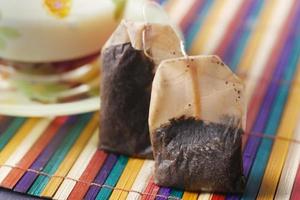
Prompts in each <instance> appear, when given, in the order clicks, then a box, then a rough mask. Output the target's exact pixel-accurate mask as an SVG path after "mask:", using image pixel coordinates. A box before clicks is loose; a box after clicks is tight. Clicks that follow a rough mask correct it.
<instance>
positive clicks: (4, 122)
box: [0, 116, 13, 136]
mask: <svg viewBox="0 0 300 200" xmlns="http://www.w3.org/2000/svg"><path fill="white" fill-rule="evenodd" d="M12 120H13V117H7V116H1V120H0V136H1V135H2V133H4V131H5V130H6V129H7V128H8V126H9V125H10V123H11V122H12Z"/></svg>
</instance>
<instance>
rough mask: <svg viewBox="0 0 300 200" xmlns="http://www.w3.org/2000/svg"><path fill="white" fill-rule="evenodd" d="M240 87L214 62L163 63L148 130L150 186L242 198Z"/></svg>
mask: <svg viewBox="0 0 300 200" xmlns="http://www.w3.org/2000/svg"><path fill="white" fill-rule="evenodd" d="M245 116H246V106H245V99H244V85H243V83H242V81H241V80H240V79H239V78H238V77H237V76H236V75H235V74H234V73H233V72H231V70H230V69H229V68H228V67H227V66H226V65H225V64H224V63H223V62H222V61H221V60H220V59H219V58H218V57H216V56H191V57H182V58H176V59H169V60H166V61H163V62H162V63H161V64H160V66H159V67H158V70H157V72H156V75H155V78H154V80H153V86H152V94H151V103H150V111H149V128H150V135H151V142H152V145H153V146H152V147H153V153H154V159H155V171H154V178H155V182H156V183H157V184H158V185H161V186H170V187H176V188H181V189H185V190H189V191H207V192H233V193H236V192H242V190H243V188H244V184H245V180H244V177H243V167H242V150H241V148H242V144H241V138H242V134H243V132H244V130H245Z"/></svg>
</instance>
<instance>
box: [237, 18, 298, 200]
mask: <svg viewBox="0 0 300 200" xmlns="http://www.w3.org/2000/svg"><path fill="white" fill-rule="evenodd" d="M298 13H299V12H298ZM297 21H298V24H297V25H296V27H298V31H297V32H294V34H293V37H294V38H295V39H296V41H293V40H291V41H290V42H292V44H293V47H292V48H290V50H291V54H290V56H289V57H288V58H287V59H286V60H285V61H282V63H281V64H282V65H287V69H286V71H285V73H284V78H283V80H284V83H282V82H281V83H280V84H281V85H280V89H279V91H278V95H277V96H276V100H275V102H274V105H273V106H272V112H271V115H270V118H269V120H268V123H267V127H266V128H265V131H264V133H265V134H267V135H276V131H277V129H278V126H279V122H280V119H281V115H282V112H283V109H284V106H285V103H286V100H287V97H288V94H289V88H290V85H291V80H292V79H293V76H294V74H295V71H296V69H297V63H298V60H299V56H300V37H297V35H299V30H300V29H299V27H300V24H299V21H300V20H297ZM299 70H300V69H299ZM272 144H273V141H272V140H269V139H263V141H262V143H261V145H260V147H259V149H258V152H257V155H256V158H255V161H254V164H253V167H252V169H251V173H250V177H249V180H248V183H247V188H246V191H245V193H244V196H243V199H252V198H255V197H256V194H257V193H258V190H259V187H260V183H261V180H262V177H263V175H264V172H265V168H266V166H267V163H268V159H269V156H270V153H271V150H272Z"/></svg>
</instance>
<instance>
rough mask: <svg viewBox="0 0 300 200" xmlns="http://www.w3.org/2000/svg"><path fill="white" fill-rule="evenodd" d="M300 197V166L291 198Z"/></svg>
mask: <svg viewBox="0 0 300 200" xmlns="http://www.w3.org/2000/svg"><path fill="white" fill-rule="evenodd" d="M299 199H300V167H298V171H297V175H296V178H295V182H294V186H293V190H292V194H291V200H299Z"/></svg>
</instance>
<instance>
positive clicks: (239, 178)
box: [153, 117, 245, 192]
mask: <svg viewBox="0 0 300 200" xmlns="http://www.w3.org/2000/svg"><path fill="white" fill-rule="evenodd" d="M242 133H243V130H242V129H239V128H235V127H227V126H226V125H223V124H217V123H205V122H204V121H202V120H196V119H195V118H192V117H190V118H185V117H182V118H179V119H172V120H171V121H170V123H169V124H167V125H163V126H161V127H160V128H158V129H156V131H155V133H154V138H153V144H154V149H155V150H156V153H155V154H156V155H155V159H156V164H155V180H156V181H157V183H158V184H159V185H164V186H172V187H177V188H184V189H186V190H189V191H199V189H201V191H208V192H210V191H215V192H242V191H243V188H244V184H245V180H244V177H243V173H242V172H243V171H242V162H241V159H240V158H241V156H242V155H241V137H242Z"/></svg>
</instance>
